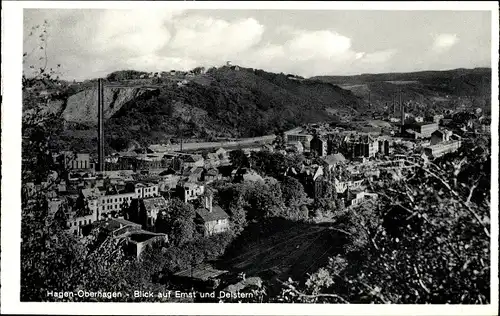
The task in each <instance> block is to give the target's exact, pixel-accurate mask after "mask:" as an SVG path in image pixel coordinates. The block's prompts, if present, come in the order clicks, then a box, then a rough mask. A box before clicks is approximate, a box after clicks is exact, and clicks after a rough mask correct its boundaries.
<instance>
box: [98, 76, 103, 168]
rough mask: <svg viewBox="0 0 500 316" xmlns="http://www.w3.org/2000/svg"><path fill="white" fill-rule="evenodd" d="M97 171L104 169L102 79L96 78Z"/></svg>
mask: <svg viewBox="0 0 500 316" xmlns="http://www.w3.org/2000/svg"><path fill="white" fill-rule="evenodd" d="M97 157H98V162H97V165H98V169H97V171H100V172H103V171H105V167H104V86H103V83H102V79H98V80H97Z"/></svg>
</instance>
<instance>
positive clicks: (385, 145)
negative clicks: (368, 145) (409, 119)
mask: <svg viewBox="0 0 500 316" xmlns="http://www.w3.org/2000/svg"><path fill="white" fill-rule="evenodd" d="M378 149H379V153H380V154H382V155H384V156H387V155H389V154H390V143H389V141H388V140H387V139H379V141H378Z"/></svg>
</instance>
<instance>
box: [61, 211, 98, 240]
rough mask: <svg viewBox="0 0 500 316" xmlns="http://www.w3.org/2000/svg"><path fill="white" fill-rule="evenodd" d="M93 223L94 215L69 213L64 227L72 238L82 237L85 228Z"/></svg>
mask: <svg viewBox="0 0 500 316" xmlns="http://www.w3.org/2000/svg"><path fill="white" fill-rule="evenodd" d="M95 221H96V219H95V214H77V213H75V212H70V214H68V219H67V221H66V227H67V230H68V231H69V232H70V233H71V234H73V235H74V236H83V235H84V234H83V231H84V229H85V227H87V226H89V225H90V224H92V223H93V222H95Z"/></svg>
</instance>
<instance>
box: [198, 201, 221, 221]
mask: <svg viewBox="0 0 500 316" xmlns="http://www.w3.org/2000/svg"><path fill="white" fill-rule="evenodd" d="M196 214H198V215H199V216H200V217H201V218H202V219H203V221H204V222H205V223H208V222H212V221H217V220H220V219H226V218H229V215H227V213H226V212H224V210H223V209H222V208H221V207H220V206H218V205H214V206H213V207H212V212H210V211H209V210H207V209H205V208H200V209H197V210H196Z"/></svg>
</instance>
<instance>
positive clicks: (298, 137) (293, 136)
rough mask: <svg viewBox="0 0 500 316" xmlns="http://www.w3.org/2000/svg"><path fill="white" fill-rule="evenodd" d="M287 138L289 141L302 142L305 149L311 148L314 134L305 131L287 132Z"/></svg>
mask: <svg viewBox="0 0 500 316" xmlns="http://www.w3.org/2000/svg"><path fill="white" fill-rule="evenodd" d="M285 139H286V142H287V143H291V142H300V143H302V146H304V149H307V150H309V148H310V145H311V140H312V139H313V136H312V135H311V134H305V133H285Z"/></svg>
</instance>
